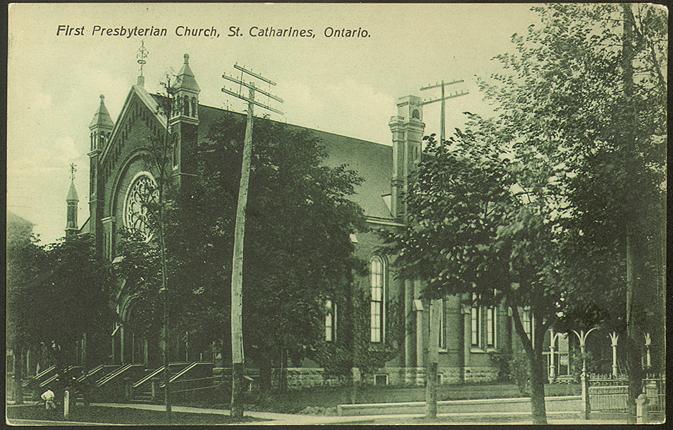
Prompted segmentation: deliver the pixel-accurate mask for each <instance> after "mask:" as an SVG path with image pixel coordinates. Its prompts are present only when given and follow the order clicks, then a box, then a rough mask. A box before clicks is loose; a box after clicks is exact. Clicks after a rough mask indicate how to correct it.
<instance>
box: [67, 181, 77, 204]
mask: <svg viewBox="0 0 673 430" xmlns="http://www.w3.org/2000/svg"><path fill="white" fill-rule="evenodd" d="M65 199H66V201H79V198H78V197H77V190H76V189H75V183H74V182H73V181H70V188H69V189H68V196H67V197H66V198H65Z"/></svg>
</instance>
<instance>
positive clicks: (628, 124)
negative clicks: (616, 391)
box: [621, 3, 642, 424]
mask: <svg viewBox="0 0 673 430" xmlns="http://www.w3.org/2000/svg"><path fill="white" fill-rule="evenodd" d="M622 14H623V34H622V58H621V60H622V85H623V91H624V105H625V106H624V108H625V110H624V122H623V125H624V127H625V131H624V139H623V143H622V144H623V145H624V148H623V149H622V151H623V153H624V160H625V168H626V173H627V175H628V176H627V177H632V176H631V175H633V171H632V170H631V169H629V166H631V165H632V163H630V162H629V161H628V160H633V159H635V158H636V148H635V145H636V136H635V135H634V132H633V130H634V129H635V123H636V111H635V108H634V104H633V94H634V83H633V58H634V56H635V53H634V39H635V38H634V34H633V33H634V26H635V18H634V16H633V11H632V10H631V5H629V4H628V3H623V4H622ZM635 201H636V200H635V198H634V196H633V193H632V191H630V192H629V194H627V201H626V206H627V210H628V216H627V217H626V225H625V226H624V227H625V228H624V233H625V236H626V237H625V242H626V243H625V244H626V249H625V254H626V360H627V368H628V371H629V391H628V397H627V403H626V406H627V418H626V419H627V424H634V423H635V422H636V398H637V397H638V396H639V395H640V392H641V390H642V367H641V362H640V358H641V356H640V342H639V341H638V339H637V335H638V333H637V322H636V318H635V313H636V312H635V307H636V306H635V301H636V294H635V285H636V273H635V272H636V270H637V269H636V267H637V264H636V258H637V257H636V253H637V251H636V244H635V243H634V242H636V240H638V235H637V233H636V232H635V231H634V225H633V224H634V223H633V222H631V219H633V218H632V217H633V216H634V203H635Z"/></svg>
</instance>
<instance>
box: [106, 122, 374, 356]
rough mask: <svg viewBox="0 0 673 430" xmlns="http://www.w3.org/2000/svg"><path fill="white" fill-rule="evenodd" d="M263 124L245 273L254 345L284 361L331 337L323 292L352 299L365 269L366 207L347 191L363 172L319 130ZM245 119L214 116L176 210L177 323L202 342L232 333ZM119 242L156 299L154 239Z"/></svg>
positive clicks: (258, 129) (170, 217)
mask: <svg viewBox="0 0 673 430" xmlns="http://www.w3.org/2000/svg"><path fill="white" fill-rule="evenodd" d="M254 127H255V128H254V136H255V137H254V149H253V155H252V170H251V180H250V198H249V201H248V207H247V220H248V222H247V226H246V236H245V238H246V239H245V240H246V244H245V260H244V261H245V263H244V277H243V279H244V286H243V288H244V290H243V297H244V303H243V312H244V313H243V315H244V327H243V329H244V339H245V348H246V349H245V351H246V354H247V356H248V357H251V358H252V360H254V361H255V362H257V363H267V364H269V365H270V364H272V363H273V364H275V365H276V366H278V365H280V363H281V362H282V361H285V360H286V359H287V358H286V357H287V354H286V355H285V356H283V357H282V358H281V352H282V351H288V352H289V358H290V359H291V360H292V361H293V362H297V361H299V360H301V359H302V358H304V357H306V356H307V355H309V354H310V353H311V351H313V350H315V348H316V346H317V345H319V344H320V343H321V342H322V339H323V337H324V328H323V324H324V321H325V306H324V303H325V301H326V300H327V299H331V300H333V301H335V302H343V301H344V300H345V299H344V297H345V292H346V291H347V286H348V285H349V282H350V280H351V276H352V273H353V271H358V270H360V271H361V270H362V265H363V263H362V262H360V261H359V260H357V259H356V258H355V257H354V256H353V244H352V243H351V241H350V238H349V233H351V232H353V231H355V230H357V229H364V228H365V224H364V221H363V216H362V210H361V209H360V208H359V207H358V206H357V205H356V204H354V203H353V202H352V201H351V200H349V197H350V196H351V195H352V194H353V193H354V187H355V185H357V184H359V183H360V182H361V178H359V176H358V175H357V174H356V173H355V172H354V171H352V170H349V169H347V168H346V166H338V167H333V168H330V167H326V166H324V164H323V161H324V158H325V157H326V153H325V150H324V149H323V148H322V146H321V145H320V142H319V140H318V139H317V138H316V137H315V136H313V135H312V134H311V133H310V132H309V131H306V130H300V129H295V128H292V127H290V126H286V125H284V124H280V123H275V122H271V121H264V120H257V121H256V122H255V125H254ZM244 128H245V123H244V121H242V120H241V118H240V117H238V116H236V115H233V114H225V115H224V117H223V118H222V119H221V120H220V121H218V122H217V123H216V124H214V125H213V127H212V129H211V131H210V134H209V137H208V140H209V143H207V144H203V145H202V146H201V147H199V148H198V149H199V154H198V155H197V154H195V156H197V157H198V163H195V164H196V165H197V170H196V175H195V176H192V177H189V178H186V179H183V181H182V184H181V186H180V189H179V191H178V192H176V193H175V195H174V196H173V198H172V201H171V205H170V207H169V209H168V210H167V231H166V241H167V258H168V262H169V264H168V266H169V272H170V274H169V280H170V287H169V291H170V294H171V297H172V299H171V303H172V305H171V306H172V307H171V314H172V315H175V318H174V324H175V327H174V330H176V331H178V332H181V333H188V334H189V336H190V340H191V342H192V343H193V344H196V345H197V346H198V345H201V346H205V345H209V344H210V342H212V341H221V340H224V339H228V336H229V329H230V327H229V308H230V284H231V258H232V249H233V234H232V233H233V230H234V220H235V211H236V202H237V193H238V182H239V177H240V168H241V167H240V166H241V162H240V161H241V156H242V144H241V143H242V141H243V135H244ZM120 254H121V255H124V260H123V261H122V262H121V263H120V264H119V267H120V268H121V269H122V271H123V274H122V277H124V278H126V279H127V282H131V281H132V280H137V282H138V284H139V285H140V284H141V283H144V284H145V286H144V287H139V289H138V290H137V293H138V294H139V295H140V297H145V298H144V299H142V300H145V301H147V303H148V304H149V303H152V302H153V301H156V288H157V285H158V284H157V282H158V279H155V276H154V275H152V273H155V274H156V273H158V272H157V267H158V266H157V265H158V260H157V259H158V255H157V249H156V247H153V246H152V245H151V244H146V243H142V242H140V241H138V240H137V238H136V239H135V240H134V239H133V238H128V239H127V240H126V241H125V245H122V246H121V247H120ZM143 307H145V306H143ZM150 309H151V307H150ZM148 312H149V313H148V314H147V317H148V321H149V320H151V319H152V318H153V319H154V321H157V318H158V314H156V315H154V314H152V311H151V310H150V311H148ZM140 324H141V325H144V326H146V327H151V326H152V323H146V322H142V323H140ZM154 326H156V322H155V323H154ZM228 343H229V342H226V341H225V342H223V344H224V345H225V348H226V347H227V346H228ZM285 365H286V364H285Z"/></svg>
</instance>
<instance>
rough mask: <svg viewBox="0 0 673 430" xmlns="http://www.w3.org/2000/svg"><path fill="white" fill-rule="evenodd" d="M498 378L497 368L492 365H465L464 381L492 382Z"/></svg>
mask: <svg viewBox="0 0 673 430" xmlns="http://www.w3.org/2000/svg"><path fill="white" fill-rule="evenodd" d="M497 379H498V369H496V368H494V367H487V366H485V367H466V368H465V382H493V381H496V380H497Z"/></svg>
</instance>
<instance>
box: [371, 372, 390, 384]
mask: <svg viewBox="0 0 673 430" xmlns="http://www.w3.org/2000/svg"><path fill="white" fill-rule="evenodd" d="M374 385H388V375H386V374H381V375H374Z"/></svg>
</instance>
